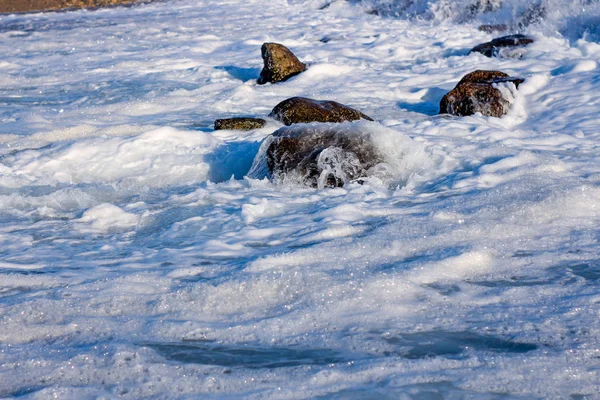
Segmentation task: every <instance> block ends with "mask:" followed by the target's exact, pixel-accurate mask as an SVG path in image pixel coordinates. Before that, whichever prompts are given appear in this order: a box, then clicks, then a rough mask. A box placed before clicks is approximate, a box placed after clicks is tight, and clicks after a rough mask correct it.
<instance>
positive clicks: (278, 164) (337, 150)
mask: <svg viewBox="0 0 600 400" xmlns="http://www.w3.org/2000/svg"><path fill="white" fill-rule="evenodd" d="M267 140H268V141H269V142H268V147H267V150H266V158H267V167H268V170H269V174H270V176H271V177H272V178H274V179H275V180H279V181H283V180H292V181H296V182H299V183H302V184H304V185H307V186H310V187H314V188H316V187H319V188H324V187H330V188H331V187H342V186H344V184H345V183H348V182H351V181H356V180H358V179H359V178H363V177H366V176H367V172H368V170H369V169H370V168H372V167H373V166H375V165H377V164H379V163H381V162H382V158H381V156H380V155H379V154H378V152H377V151H376V149H375V146H374V145H373V143H372V142H371V140H370V138H369V135H364V134H363V135H361V134H358V133H357V132H356V131H349V130H348V129H345V128H344V127H342V126H340V125H328V126H327V125H326V126H319V127H318V128H316V127H315V126H314V125H297V126H294V127H285V128H281V129H279V130H277V131H276V132H274V133H273V134H272V135H271V136H270V137H268V138H267Z"/></svg>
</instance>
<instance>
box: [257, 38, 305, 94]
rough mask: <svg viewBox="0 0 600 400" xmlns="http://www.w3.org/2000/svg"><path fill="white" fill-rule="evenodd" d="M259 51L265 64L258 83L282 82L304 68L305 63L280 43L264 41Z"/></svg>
mask: <svg viewBox="0 0 600 400" xmlns="http://www.w3.org/2000/svg"><path fill="white" fill-rule="evenodd" d="M261 53H262V58H263V62H264V64H265V65H264V67H263V69H262V71H261V72H260V77H259V78H258V81H257V82H258V84H259V85H264V84H265V83H268V82H271V83H277V82H283V81H285V80H288V79H290V78H291V77H292V76H295V75H298V74H299V73H301V72H303V71H305V70H306V65H305V64H304V63H302V62H300V60H298V58H297V57H296V56H295V55H294V53H292V52H291V51H290V49H288V48H287V47H285V46H284V45H282V44H279V43H264V44H263V45H262V47H261Z"/></svg>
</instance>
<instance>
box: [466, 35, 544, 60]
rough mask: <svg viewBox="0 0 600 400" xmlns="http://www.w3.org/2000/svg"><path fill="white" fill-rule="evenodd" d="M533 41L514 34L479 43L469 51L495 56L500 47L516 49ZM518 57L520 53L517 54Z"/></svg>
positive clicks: (498, 52)
mask: <svg viewBox="0 0 600 400" xmlns="http://www.w3.org/2000/svg"><path fill="white" fill-rule="evenodd" d="M530 43H533V39H532V38H530V37H529V36H525V35H521V34H516V35H508V36H502V37H499V38H496V39H494V40H492V41H490V42H486V43H482V44H479V45H477V46H475V47H473V48H472V49H471V53H473V52H477V53H481V54H483V55H484V56H487V57H495V56H497V55H499V54H500V50H501V49H517V48H522V47H525V46H527V45H528V44H530ZM517 56H518V57H520V54H518V55H517Z"/></svg>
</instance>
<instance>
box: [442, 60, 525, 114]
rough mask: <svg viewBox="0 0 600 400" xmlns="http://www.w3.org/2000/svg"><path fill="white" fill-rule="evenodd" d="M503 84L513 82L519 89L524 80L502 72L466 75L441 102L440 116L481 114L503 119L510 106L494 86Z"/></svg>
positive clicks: (475, 72)
mask: <svg viewBox="0 0 600 400" xmlns="http://www.w3.org/2000/svg"><path fill="white" fill-rule="evenodd" d="M501 82H513V83H514V84H515V86H516V87H519V84H520V83H522V82H523V79H521V78H512V77H510V76H509V75H508V74H505V73H504V72H500V71H482V70H478V71H474V72H471V73H469V74H467V75H465V76H464V77H463V78H462V79H461V80H460V82H458V84H457V85H456V86H455V87H454V89H452V90H451V91H450V92H448V93H447V94H446V95H445V96H444V97H443V98H442V100H441V101H440V114H452V115H458V116H467V115H473V114H475V113H477V112H479V113H481V114H483V115H487V116H492V117H498V118H499V117H501V116H502V115H504V114H506V112H507V111H508V109H509V106H510V103H509V102H508V101H507V100H506V99H504V98H503V97H502V92H500V90H499V89H497V88H495V87H494V86H493V84H494V83H501Z"/></svg>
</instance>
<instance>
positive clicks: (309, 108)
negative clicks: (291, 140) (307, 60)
mask: <svg viewBox="0 0 600 400" xmlns="http://www.w3.org/2000/svg"><path fill="white" fill-rule="evenodd" d="M269 117H271V118H274V119H276V120H278V121H281V122H283V123H284V124H285V125H292V124H298V123H308V122H344V121H356V120H359V119H361V118H362V119H366V120H368V121H373V119H372V118H371V117H369V116H367V115H365V114H363V113H361V112H360V111H358V110H355V109H353V108H350V107H348V106H345V105H343V104H340V103H338V102H335V101H329V100H323V101H319V100H313V99H308V98H306V97H292V98H289V99H287V100H284V101H282V102H281V103H279V104H277V105H276V106H275V108H273V111H271V113H270V114H269Z"/></svg>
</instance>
